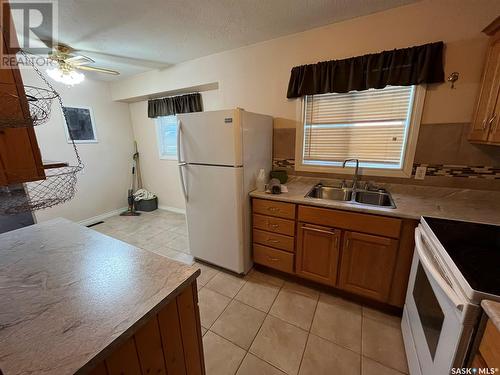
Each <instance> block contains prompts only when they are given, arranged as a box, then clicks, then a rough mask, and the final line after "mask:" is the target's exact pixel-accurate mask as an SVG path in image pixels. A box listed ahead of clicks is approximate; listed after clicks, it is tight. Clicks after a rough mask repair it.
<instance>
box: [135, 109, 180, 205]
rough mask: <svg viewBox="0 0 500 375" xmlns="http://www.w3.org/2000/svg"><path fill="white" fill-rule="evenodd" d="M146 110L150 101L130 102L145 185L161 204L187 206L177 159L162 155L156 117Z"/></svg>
mask: <svg viewBox="0 0 500 375" xmlns="http://www.w3.org/2000/svg"><path fill="white" fill-rule="evenodd" d="M147 112H148V103H147V102H145V101H142V102H138V103H132V104H130V117H131V120H132V125H133V129H134V135H135V139H136V141H137V144H138V149H139V158H140V166H141V175H142V181H143V185H144V188H145V189H148V190H149V191H151V192H153V193H155V194H156V195H157V196H158V204H159V205H160V206H161V207H168V208H176V209H179V210H184V209H185V204H184V197H183V195H182V191H181V182H180V179H179V170H178V167H177V160H164V159H163V160H162V159H160V157H159V153H158V142H157V137H156V126H155V121H154V120H153V119H150V118H148V116H147Z"/></svg>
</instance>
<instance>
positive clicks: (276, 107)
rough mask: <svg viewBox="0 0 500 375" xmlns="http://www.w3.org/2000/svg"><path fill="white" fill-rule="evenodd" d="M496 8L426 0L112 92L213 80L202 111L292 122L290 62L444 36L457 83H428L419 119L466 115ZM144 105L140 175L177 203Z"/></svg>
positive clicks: (487, 0)
mask: <svg viewBox="0 0 500 375" xmlns="http://www.w3.org/2000/svg"><path fill="white" fill-rule="evenodd" d="M499 13H500V2H499V1H497V0H478V1H470V0H424V1H421V2H417V3H415V4H411V5H408V6H404V7H398V8H394V9H391V10H388V11H385V12H380V13H376V14H372V15H369V16H365V17H360V18H356V19H352V20H347V21H344V22H340V23H336V24H333V25H329V26H326V27H321V28H317V29H312V30H309V31H306V32H302V33H298V34H294V35H290V36H286V37H282V38H278V39H274V40H270V41H266V42H262V43H258V44H254V45H251V46H246V47H242V48H239V49H235V50H231V51H226V52H222V53H219V54H215V55H211V56H206V57H202V58H199V59H196V60H191V61H187V62H184V63H181V64H177V65H174V66H172V67H170V68H167V69H163V70H156V71H150V72H146V73H143V74H140V75H137V76H134V77H131V78H128V79H124V80H120V81H117V82H113V83H112V85H111V89H112V97H113V99H114V100H127V99H130V98H134V97H139V96H144V95H145V96H147V95H154V94H155V93H161V92H165V91H171V90H179V89H182V88H185V87H191V86H197V85H201V84H208V83H212V82H218V84H219V89H218V90H213V91H207V92H203V93H202V96H203V101H204V107H205V110H216V109H227V108H232V107H242V108H244V109H246V110H249V111H253V112H260V113H265V114H269V115H272V116H274V117H279V118H282V119H286V120H291V121H284V122H283V123H286V124H294V123H295V122H296V121H298V120H299V119H300V100H287V99H286V90H287V86H288V79H289V77H290V69H291V68H292V67H293V66H295V65H301V64H308V63H315V62H318V61H322V60H330V59H339V58H346V57H351V56H357V55H362V54H366V53H371V52H379V51H381V50H388V49H393V48H404V47H408V46H413V45H419V44H424V43H428V42H434V41H438V40H443V41H444V42H445V43H446V51H445V74H449V73H451V72H453V71H458V72H459V73H460V80H459V81H458V82H457V84H456V89H455V90H451V89H450V86H449V84H446V83H445V84H443V85H437V86H433V87H431V88H429V89H428V91H427V95H426V101H425V105H424V111H423V118H422V122H423V123H424V124H425V123H448V124H449V123H464V122H469V121H470V120H471V116H472V112H473V108H474V102H475V98H476V95H477V91H478V88H479V84H480V76H481V71H482V65H483V61H484V54H485V50H486V45H487V38H486V36H484V35H483V34H481V30H482V29H483V28H484V27H485V26H486V25H487V24H488V23H489V22H491V21H492V20H493V19H494V18H495V17H496V16H497V15H498V14H499ZM161 47H162V46H160V48H161ZM165 48H168V46H165ZM146 106H147V105H146V102H141V103H135V104H132V105H131V117H132V123H133V128H134V133H135V136H136V138H137V140H138V142H139V147H140V149H141V153H142V155H143V160H144V162H143V169H144V170H145V173H144V177H145V178H144V181H145V183H146V185H147V186H148V187H150V188H151V189H152V190H153V191H155V192H156V193H157V194H158V195H159V198H160V202H161V203H160V204H163V205H168V206H173V207H183V206H184V202H183V199H182V195H181V191H180V185H179V182H178V172H177V168H176V167H175V163H174V162H169V161H160V160H159V159H158V153H157V150H156V140H155V135H154V125H153V122H152V121H151V120H150V119H148V118H147V109H146ZM276 123H278V122H276ZM287 126H288V125H287Z"/></svg>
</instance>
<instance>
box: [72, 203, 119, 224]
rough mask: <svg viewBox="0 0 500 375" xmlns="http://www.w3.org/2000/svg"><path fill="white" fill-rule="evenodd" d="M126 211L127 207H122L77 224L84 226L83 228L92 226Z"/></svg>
mask: <svg viewBox="0 0 500 375" xmlns="http://www.w3.org/2000/svg"><path fill="white" fill-rule="evenodd" d="M127 209H128V207H122V208H118V209H116V210H113V211H108V212H105V213H103V214H100V215H97V216H93V217H90V218H88V219H84V220H80V221H79V222H78V224H80V225H84V226H88V225H92V224H95V223H98V222H99V221H104V220H105V219H108V218H110V217H111V216H116V215H118V214H120V213H122V212H123V211H127Z"/></svg>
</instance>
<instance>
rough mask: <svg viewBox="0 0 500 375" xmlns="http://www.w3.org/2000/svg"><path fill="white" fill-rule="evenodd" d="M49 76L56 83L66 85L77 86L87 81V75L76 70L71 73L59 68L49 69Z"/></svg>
mask: <svg viewBox="0 0 500 375" xmlns="http://www.w3.org/2000/svg"><path fill="white" fill-rule="evenodd" d="M47 74H48V75H49V77H50V78H52V79H53V80H54V81H57V82H61V83H63V84H65V85H70V86H73V85H77V84H79V83H82V82H83V80H84V79H85V75H84V74H83V73H80V72H76V71H74V70H71V71H63V70H61V69H59V68H49V69H47Z"/></svg>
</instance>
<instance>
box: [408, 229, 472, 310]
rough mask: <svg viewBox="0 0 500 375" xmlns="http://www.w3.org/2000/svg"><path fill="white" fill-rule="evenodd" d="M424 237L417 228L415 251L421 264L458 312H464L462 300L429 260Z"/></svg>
mask: <svg viewBox="0 0 500 375" xmlns="http://www.w3.org/2000/svg"><path fill="white" fill-rule="evenodd" d="M423 237H424V233H423V232H422V229H420V228H419V227H417V228H415V249H416V251H417V253H418V257H419V258H420V262H421V263H422V265H423V266H424V268H425V269H426V270H427V271H429V273H431V275H432V278H433V279H434V280H435V281H436V283H437V284H438V285H439V287H440V288H441V289H442V290H443V292H444V293H445V294H446V295H447V296H448V298H449V299H450V300H451V302H452V303H453V305H455V307H456V308H457V309H458V310H461V311H462V310H463V308H464V303H463V301H461V299H460V298H459V297H458V295H457V293H455V291H454V290H453V289H452V288H451V287H450V285H449V284H448V283H447V281H446V280H445V279H444V278H443V276H442V275H441V273H440V272H439V270H437V269H436V267H435V266H434V265H433V264H432V262H431V261H430V259H429V256H428V255H427V254H426V251H425V244H424V242H423V240H422V238H423Z"/></svg>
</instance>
